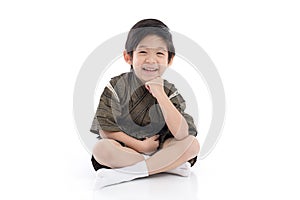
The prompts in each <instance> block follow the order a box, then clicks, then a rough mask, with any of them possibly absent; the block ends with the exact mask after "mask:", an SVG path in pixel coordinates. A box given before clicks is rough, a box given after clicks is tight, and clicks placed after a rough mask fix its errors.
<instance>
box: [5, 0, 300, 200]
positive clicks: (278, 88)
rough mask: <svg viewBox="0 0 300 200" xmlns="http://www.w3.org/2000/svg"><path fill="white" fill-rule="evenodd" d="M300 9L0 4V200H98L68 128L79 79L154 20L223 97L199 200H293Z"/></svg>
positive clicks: (202, 167)
mask: <svg viewBox="0 0 300 200" xmlns="http://www.w3.org/2000/svg"><path fill="white" fill-rule="evenodd" d="M299 8H300V7H299V6H298V4H297V1H296V0H295V1H291V0H285V1H283V0H282V1H267V0H259V1H258V0H252V1H238V0H236V1H233V0H231V1H216V0H211V1H197V3H196V1H189V0H186V1H182V2H175V1H168V2H167V1H161V0H159V1H156V0H152V1H120V2H116V1H49V2H45V1H7V2H3V1H1V3H0V22H1V23H0V26H1V31H0V34H1V38H0V67H1V68H0V92H1V98H0V99H1V104H0V119H1V126H0V128H1V130H0V132H1V136H0V137H1V138H0V154H1V155H0V159H1V164H0V166H1V168H0V184H1V193H0V198H1V199H71V198H72V199H93V198H94V199H97V198H95V196H94V195H93V193H91V186H92V182H93V178H94V171H93V169H92V167H91V164H90V162H89V159H90V155H89V154H88V153H87V151H86V150H85V149H84V147H83V146H82V144H81V142H80V139H79V137H78V134H77V132H76V128H75V125H74V121H73V113H72V106H73V90H74V84H75V81H76V77H77V74H78V73H79V70H80V68H81V65H82V64H83V62H84V61H85V59H86V58H87V56H88V55H89V54H90V53H91V52H92V51H93V50H94V49H95V48H96V47H97V46H98V45H100V44H101V43H102V42H104V41H106V40H107V39H109V38H111V37H112V36H115V35H117V34H119V33H122V32H125V31H128V30H129V29H130V28H131V26H132V25H133V24H134V23H136V22H137V21H138V20H140V19H143V18H158V19H160V20H162V21H163V22H165V23H166V24H167V25H168V26H169V27H170V28H171V29H172V30H174V31H176V32H179V33H182V34H184V35H185V36H187V37H189V38H191V39H192V40H194V41H195V42H197V43H198V44H199V45H200V46H201V47H202V48H203V49H204V50H205V51H206V52H207V53H208V55H209V56H210V57H211V59H212V60H213V62H214V63H215V65H216V67H217V69H218V71H219V73H220V76H221V78H222V81H223V84H224V87H225V93H226V110H227V112H226V121H225V126H224V129H223V132H222V137H221V139H220V140H219V142H218V144H217V146H216V148H215V149H214V151H213V152H212V153H211V154H210V155H209V156H208V157H207V158H205V159H204V160H202V161H200V162H199V163H197V166H196V167H195V168H194V169H193V170H197V172H195V173H194V174H197V182H198V184H197V194H195V196H197V198H198V199H221V198H222V199H271V198H276V199H299V198H300V194H299V190H298V189H299V185H300V181H299V180H300V172H299V169H300V163H299V152H300V146H299V141H300V140H299V139H300V137H299V134H300V128H299V120H300V114H299V113H300V106H299V102H300V93H299V85H300V79H299V75H300V71H299V69H298V68H299V67H300V61H299V53H300V37H299V35H300V28H299V24H300V23H299V19H300V13H299ZM168 187H170V188H172V184H170V185H168ZM297 190H298V191H297ZM173 191H174V196H173V198H175V199H176V197H180V195H179V196H178V195H177V193H178V194H179V193H180V188H179V189H178V188H177V189H176V190H173ZM137 198H138V197H137ZM140 198H142V197H140ZM181 198H182V197H181ZM195 198H196V197H195ZM98 199H104V197H103V198H102V197H99V198H98ZM134 199H135V198H134Z"/></svg>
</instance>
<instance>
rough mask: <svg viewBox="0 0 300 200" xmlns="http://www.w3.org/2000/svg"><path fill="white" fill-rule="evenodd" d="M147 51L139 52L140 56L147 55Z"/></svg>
mask: <svg viewBox="0 0 300 200" xmlns="http://www.w3.org/2000/svg"><path fill="white" fill-rule="evenodd" d="M146 53H147V52H146V51H139V54H146Z"/></svg>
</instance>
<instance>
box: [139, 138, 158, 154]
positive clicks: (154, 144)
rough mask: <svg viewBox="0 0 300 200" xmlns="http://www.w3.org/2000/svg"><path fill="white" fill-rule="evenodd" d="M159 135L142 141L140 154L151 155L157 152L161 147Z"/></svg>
mask: <svg viewBox="0 0 300 200" xmlns="http://www.w3.org/2000/svg"><path fill="white" fill-rule="evenodd" d="M158 138H159V135H154V136H152V137H150V138H146V139H144V140H141V141H140V144H139V146H140V148H139V152H140V153H151V152H154V151H156V150H157V148H158V146H159V140H158Z"/></svg>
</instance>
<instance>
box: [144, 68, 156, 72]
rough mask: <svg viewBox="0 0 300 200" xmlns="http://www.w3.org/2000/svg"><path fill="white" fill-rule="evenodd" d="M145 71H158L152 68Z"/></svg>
mask: <svg viewBox="0 0 300 200" xmlns="http://www.w3.org/2000/svg"><path fill="white" fill-rule="evenodd" d="M144 70H147V71H156V70H157V69H152V68H144Z"/></svg>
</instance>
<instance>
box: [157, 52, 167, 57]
mask: <svg viewBox="0 0 300 200" xmlns="http://www.w3.org/2000/svg"><path fill="white" fill-rule="evenodd" d="M156 54H157V55H159V56H163V55H165V54H164V53H163V52H157V53H156Z"/></svg>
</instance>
